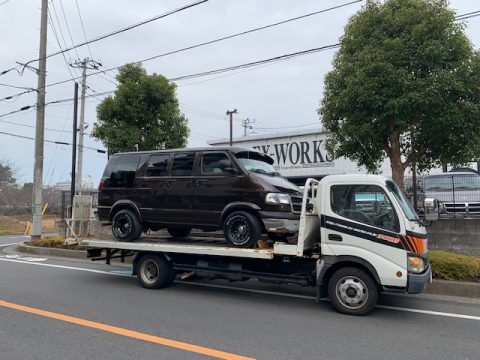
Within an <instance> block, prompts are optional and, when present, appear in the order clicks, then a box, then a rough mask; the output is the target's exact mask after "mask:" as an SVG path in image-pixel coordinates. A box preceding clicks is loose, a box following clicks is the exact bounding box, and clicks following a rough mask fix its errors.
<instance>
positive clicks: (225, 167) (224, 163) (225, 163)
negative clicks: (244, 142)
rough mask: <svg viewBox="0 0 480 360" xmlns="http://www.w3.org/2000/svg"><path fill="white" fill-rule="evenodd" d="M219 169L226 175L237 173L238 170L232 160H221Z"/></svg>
mask: <svg viewBox="0 0 480 360" xmlns="http://www.w3.org/2000/svg"><path fill="white" fill-rule="evenodd" d="M218 167H219V168H220V170H222V171H223V172H226V173H230V174H236V173H237V169H236V168H235V167H234V166H233V164H232V161H231V160H220V162H219V163H218Z"/></svg>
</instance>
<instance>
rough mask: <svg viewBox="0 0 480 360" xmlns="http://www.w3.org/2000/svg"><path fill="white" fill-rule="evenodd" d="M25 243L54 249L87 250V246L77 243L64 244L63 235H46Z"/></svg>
mask: <svg viewBox="0 0 480 360" xmlns="http://www.w3.org/2000/svg"><path fill="white" fill-rule="evenodd" d="M26 244H27V245H31V246H38V247H47V248H55V249H68V250H87V249H88V247H86V246H80V245H78V244H72V245H65V238H64V237H63V236H46V237H44V238H41V239H38V240H32V241H29V242H26Z"/></svg>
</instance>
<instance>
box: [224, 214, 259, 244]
mask: <svg viewBox="0 0 480 360" xmlns="http://www.w3.org/2000/svg"><path fill="white" fill-rule="evenodd" d="M261 229H262V228H261V226H260V222H259V221H258V219H257V218H256V217H255V216H254V215H252V214H250V213H248V212H246V211H235V212H233V213H231V214H230V215H228V217H227V219H226V220H225V223H224V224H223V234H224V235H225V239H226V240H227V242H228V243H229V244H230V245H232V246H235V247H240V248H252V247H254V246H255V244H256V243H257V241H258V240H259V239H260V235H261Z"/></svg>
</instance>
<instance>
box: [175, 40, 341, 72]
mask: <svg viewBox="0 0 480 360" xmlns="http://www.w3.org/2000/svg"><path fill="white" fill-rule="evenodd" d="M339 46H340V44H331V45H326V46H321V47H318V48H313V49H308V50H303V51H297V52H294V53H290V54H284V55H280V56H275V57H273V58H269V59H264V60H259V61H253V62H250V63H245V64H241V65H235V66H229V67H225V68H220V69H215V70H209V71H204V72H200V73H195V74H189V75H183V76H178V77H174V78H170V79H168V80H170V81H180V80H187V79H194V78H198V77H202V76H208V75H215V74H220V73H223V72H227V71H233V70H237V69H244V68H248V67H252V66H257V65H263V64H266V63H271V62H276V61H282V60H287V59H290V58H293V57H297V56H302V55H309V54H313V53H316V52H319V51H325V50H330V49H335V48H338V47H339Z"/></svg>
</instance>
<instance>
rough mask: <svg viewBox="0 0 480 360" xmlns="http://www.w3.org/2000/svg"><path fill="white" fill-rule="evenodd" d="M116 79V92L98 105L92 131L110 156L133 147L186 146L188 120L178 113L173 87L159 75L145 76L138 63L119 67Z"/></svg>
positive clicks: (148, 148)
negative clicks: (96, 121) (96, 118)
mask: <svg viewBox="0 0 480 360" xmlns="http://www.w3.org/2000/svg"><path fill="white" fill-rule="evenodd" d="M116 78H117V81H118V83H119V84H118V87H117V90H116V91H115V94H114V96H110V97H108V98H106V99H105V100H104V101H102V103H100V104H99V105H98V107H97V117H98V123H97V124H95V125H94V128H93V131H92V136H93V137H94V138H96V139H98V140H100V141H102V142H103V143H104V144H105V146H106V147H107V148H108V151H109V153H110V154H112V153H116V152H121V151H132V150H133V149H134V147H135V145H136V144H138V149H139V150H154V149H162V148H179V147H184V146H185V145H186V143H187V138H188V134H189V129H188V126H187V125H188V121H187V119H186V118H185V116H184V115H183V114H182V113H181V112H180V109H179V106H178V100H177V97H176V93H175V87H176V86H175V84H173V83H170V82H169V81H168V80H167V79H166V78H165V77H164V76H162V75H158V74H155V73H154V74H153V75H147V73H146V71H145V69H144V68H143V67H142V66H141V65H138V64H127V65H125V66H123V67H121V68H120V70H119V73H118V75H117V77H116Z"/></svg>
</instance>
